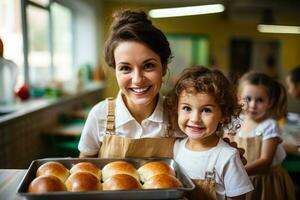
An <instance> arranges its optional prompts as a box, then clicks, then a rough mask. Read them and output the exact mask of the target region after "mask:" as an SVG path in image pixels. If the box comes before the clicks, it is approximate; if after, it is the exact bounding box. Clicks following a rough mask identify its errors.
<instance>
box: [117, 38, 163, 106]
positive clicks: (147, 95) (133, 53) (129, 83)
mask: <svg viewBox="0 0 300 200" xmlns="http://www.w3.org/2000/svg"><path fill="white" fill-rule="evenodd" d="M114 57H115V63H116V69H115V71H116V77H117V81H118V85H119V87H120V89H121V91H122V93H123V94H124V97H125V101H126V102H127V104H128V105H129V106H130V105H145V106H151V105H152V106H153V105H154V104H155V103H156V98H155V97H156V96H157V94H158V93H159V90H160V87H161V84H162V77H163V69H162V64H161V60H160V57H159V55H158V54H156V53H155V52H154V51H152V50H151V49H150V48H148V47H147V46H146V45H145V44H143V43H140V42H136V41H126V42H121V43H120V44H119V45H118V46H117V47H116V49H115V51H114Z"/></svg>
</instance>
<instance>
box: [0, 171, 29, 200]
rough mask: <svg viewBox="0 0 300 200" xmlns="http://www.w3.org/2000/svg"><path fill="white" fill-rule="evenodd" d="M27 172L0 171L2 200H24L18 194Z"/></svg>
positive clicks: (0, 196)
mask: <svg viewBox="0 0 300 200" xmlns="http://www.w3.org/2000/svg"><path fill="white" fill-rule="evenodd" d="M26 171H27V170H25V169H0V199H3V200H4V199H5V200H21V199H22V198H21V196H18V195H17V193H16V192H17V188H18V186H19V184H20V183H21V181H22V179H23V177H24V175H25V173H26Z"/></svg>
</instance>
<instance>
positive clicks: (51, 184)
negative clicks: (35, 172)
mask: <svg viewBox="0 0 300 200" xmlns="http://www.w3.org/2000/svg"><path fill="white" fill-rule="evenodd" d="M57 191H67V189H66V186H65V185H64V183H63V182H61V180H60V179H59V178H57V177H56V176H52V175H43V176H39V177H36V178H35V179H34V180H33V181H32V182H31V183H30V184H29V187H28V192H29V193H45V192H57Z"/></svg>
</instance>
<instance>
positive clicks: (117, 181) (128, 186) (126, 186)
mask: <svg viewBox="0 0 300 200" xmlns="http://www.w3.org/2000/svg"><path fill="white" fill-rule="evenodd" d="M102 186H103V190H133V189H141V188H142V186H141V184H140V182H139V181H138V180H136V179H135V178H134V177H132V176H130V175H128V174H116V175H113V176H111V177H110V178H108V179H107V180H106V181H105V182H104V183H103V184H102Z"/></svg>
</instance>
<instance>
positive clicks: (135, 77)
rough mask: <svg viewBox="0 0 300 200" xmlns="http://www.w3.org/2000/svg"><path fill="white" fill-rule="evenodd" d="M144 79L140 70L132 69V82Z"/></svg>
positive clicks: (136, 82) (139, 81)
mask: <svg viewBox="0 0 300 200" xmlns="http://www.w3.org/2000/svg"><path fill="white" fill-rule="evenodd" d="M143 79H144V76H143V73H142V72H141V71H138V70H137V71H134V73H133V75H132V82H133V83H135V84H138V83H141V82H142V81H143Z"/></svg>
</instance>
